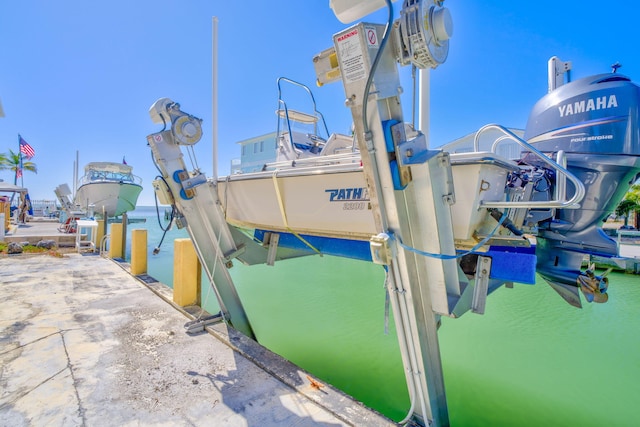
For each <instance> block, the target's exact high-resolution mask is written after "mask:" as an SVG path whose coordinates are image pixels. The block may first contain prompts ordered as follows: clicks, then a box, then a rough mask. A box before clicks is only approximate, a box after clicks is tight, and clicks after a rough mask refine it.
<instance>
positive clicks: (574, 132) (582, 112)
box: [523, 57, 640, 307]
mask: <svg viewBox="0 0 640 427" xmlns="http://www.w3.org/2000/svg"><path fill="white" fill-rule="evenodd" d="M617 67H619V66H618V65H616V66H614V69H613V72H612V73H609V74H600V75H595V76H591V77H586V78H582V79H579V80H576V81H573V82H569V83H566V84H562V83H563V79H564V76H563V74H564V73H565V72H567V71H568V70H569V69H570V63H565V62H561V61H559V60H558V59H557V58H556V57H553V58H551V60H550V61H549V93H548V94H547V95H546V96H545V97H543V98H542V99H541V100H540V101H538V103H537V104H536V105H535V107H534V108H533V111H532V112H531V115H530V116H529V121H528V123H527V128H526V131H525V136H524V138H525V139H526V140H527V141H528V142H529V143H530V144H531V145H533V146H534V147H535V148H537V149H538V150H540V151H542V152H544V153H545V154H548V155H550V156H552V157H553V158H556V156H557V155H558V153H561V152H564V153H565V155H566V163H567V166H566V167H567V169H568V170H569V171H570V172H571V173H573V174H574V175H575V176H576V177H577V178H578V179H580V180H581V181H582V182H583V183H584V186H585V190H586V195H585V197H584V199H583V201H582V203H581V205H580V208H579V209H557V210H555V211H551V212H549V215H548V216H549V218H548V219H547V220H544V221H542V222H540V223H539V224H538V233H537V236H536V237H537V246H536V255H537V258H538V261H537V271H538V273H539V274H540V275H541V276H542V277H544V278H545V280H546V281H547V282H548V283H549V284H550V285H551V286H552V287H553V288H554V289H555V290H556V291H558V292H559V293H560V295H562V296H563V298H565V299H566V300H567V301H568V302H569V303H570V304H572V305H575V306H577V307H581V303H580V296H579V293H578V289H582V291H583V293H584V296H585V298H586V299H587V301H592V300H594V301H596V302H604V301H606V299H607V298H606V294H604V292H606V290H605V289H606V278H602V277H598V276H595V275H594V273H593V272H592V271H590V270H588V271H587V272H585V273H583V272H581V270H580V268H581V265H582V261H583V258H584V255H585V254H594V255H599V256H605V257H614V256H617V247H616V242H615V241H614V240H613V239H611V238H610V237H608V236H607V235H606V234H605V233H604V232H603V230H602V228H601V226H602V224H603V222H604V221H605V220H606V218H607V216H608V215H609V214H610V213H611V212H613V211H614V210H615V208H616V206H617V205H618V203H620V201H621V200H622V199H623V197H624V195H625V193H626V192H627V191H628V189H629V187H630V186H631V185H632V184H633V183H634V181H635V180H636V178H637V176H638V173H639V172H640V129H639V125H638V118H639V111H638V108H639V102H640V87H638V86H637V85H636V84H634V83H633V82H631V80H630V79H629V78H628V77H625V76H623V75H621V74H618V73H616V71H617ZM559 79H562V80H560V81H559ZM523 160H525V159H523ZM550 182H553V180H551V181H550ZM552 185H553V184H552ZM573 191H574V189H573V188H571V185H569V186H568V187H567V195H568V196H570V195H571V193H572V192H573ZM538 214H542V213H541V212H538ZM585 284H586V285H585ZM589 284H591V285H593V286H592V287H589ZM603 286H604V288H603ZM598 287H599V290H600V291H602V292H603V293H602V294H601V293H600V292H599V291H598V290H596V289H598ZM593 290H596V292H595V299H594V294H593V293H592V292H591V291H593Z"/></svg>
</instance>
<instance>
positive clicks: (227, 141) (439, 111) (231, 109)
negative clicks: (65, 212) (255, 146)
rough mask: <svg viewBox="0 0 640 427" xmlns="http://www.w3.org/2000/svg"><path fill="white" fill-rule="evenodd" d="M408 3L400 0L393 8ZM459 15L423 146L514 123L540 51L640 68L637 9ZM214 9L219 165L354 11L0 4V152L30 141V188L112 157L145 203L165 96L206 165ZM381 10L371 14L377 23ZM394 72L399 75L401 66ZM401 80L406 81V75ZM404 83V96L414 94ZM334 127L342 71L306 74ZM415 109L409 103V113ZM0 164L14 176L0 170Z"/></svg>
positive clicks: (435, 86)
mask: <svg viewBox="0 0 640 427" xmlns="http://www.w3.org/2000/svg"><path fill="white" fill-rule="evenodd" d="M401 3H402V2H397V3H394V7H395V9H396V10H395V15H396V17H397V16H398V14H399V9H400V6H401ZM445 5H446V6H447V7H448V8H449V9H450V11H451V14H452V17H453V22H454V35H453V38H452V40H451V42H450V50H449V57H448V60H447V62H446V63H445V64H443V65H441V66H440V67H439V68H437V69H436V70H434V71H432V72H431V129H430V130H429V133H430V135H431V144H432V146H440V145H442V144H443V143H446V142H448V141H451V140H453V139H456V138H458V137H461V136H463V135H466V134H468V133H470V132H473V131H475V130H477V129H478V128H479V127H481V126H482V125H484V124H487V123H499V124H503V125H505V126H510V127H519V128H524V126H525V125H526V120H527V117H528V114H529V111H530V109H531V107H532V106H533V104H534V103H535V102H536V101H537V100H538V99H539V98H540V97H541V96H543V95H544V94H545V92H546V90H547V75H546V69H547V60H548V59H549V58H550V57H551V56H553V55H557V56H559V57H560V58H561V59H563V60H569V61H572V63H573V71H572V75H573V77H574V78H579V77H584V76H587V75H590V74H596V73H601V72H607V71H608V70H610V66H611V64H613V63H615V62H620V63H621V64H622V65H623V67H622V69H621V70H620V72H621V73H623V74H625V75H628V76H629V77H631V78H632V79H634V80H640V57H639V56H638V53H637V49H638V45H639V42H640V32H639V31H638V18H637V17H638V11H639V10H640V6H637V3H636V2H632V1H631V0H625V1H618V2H608V3H607V2H604V3H603V2H595V1H578V0H565V1H562V2H559V1H536V2H524V1H493V2H481V1H477V0H476V1H472V0H447V1H446V2H445ZM214 16H216V17H217V18H218V20H219V27H218V36H219V37H218V39H219V40H218V48H219V53H218V55H219V71H218V72H219V91H218V92H219V93H218V95H217V96H218V103H219V116H218V117H219V125H218V130H219V131H218V139H219V144H220V147H219V153H218V163H219V165H218V170H219V173H220V174H226V173H227V172H228V170H229V162H230V160H231V159H232V158H234V157H239V150H238V146H237V144H235V143H236V142H237V141H240V140H243V139H247V138H251V137H254V136H258V135H262V134H265V133H269V132H272V131H274V130H275V127H276V116H275V114H274V111H275V109H276V107H277V87H276V79H277V78H278V77H280V76H285V77H289V78H291V79H294V80H297V81H300V82H303V83H306V84H308V85H310V86H311V87H314V86H313V85H314V81H315V73H314V70H313V64H312V62H311V59H312V57H313V55H314V54H316V53H319V52H320V51H322V50H324V49H325V48H328V47H330V46H331V44H332V35H333V34H334V33H336V32H338V31H341V30H342V29H344V28H346V27H347V26H348V25H346V24H342V23H341V22H340V21H338V20H337V19H336V18H335V16H334V15H333V12H332V11H331V9H330V8H329V0H305V1H301V0H277V1H273V2H267V1H265V0H245V1H226V2H223V1H219V0H208V1H206V0H182V1H177V0H176V1H169V0H154V1H150V0H135V1H134V0H112V1H105V2H94V1H86V0H59V1H48V0H21V1H2V2H1V3H0V100H1V102H2V105H3V107H4V111H5V115H6V117H4V118H0V152H4V153H7V152H8V150H9V149H13V150H14V151H16V150H17V147H18V133H20V134H21V135H22V136H23V138H24V139H25V140H27V141H28V142H29V143H30V144H31V145H32V146H33V148H34V149H35V150H36V156H35V157H34V158H33V161H34V162H35V163H36V164H37V165H38V173H37V174H32V173H26V174H25V177H24V185H25V186H26V187H27V188H29V190H30V192H31V197H32V199H53V198H54V197H55V196H54V194H53V189H54V188H55V187H56V186H57V185H58V184H61V183H68V184H69V185H70V186H72V180H73V163H74V160H75V156H76V151H79V153H80V166H81V168H82V166H84V164H85V163H88V162H90V161H116V162H120V161H122V158H123V157H126V160H127V163H129V164H131V165H132V166H133V167H134V172H135V173H136V174H137V175H139V176H141V177H142V179H143V185H145V189H144V191H143V193H142V195H141V197H140V200H139V204H141V205H150V204H153V192H152V187H151V181H152V180H153V179H154V177H155V175H156V173H157V172H156V170H155V168H154V166H153V164H152V162H151V157H150V150H149V148H148V147H147V146H146V136H147V135H148V134H150V133H153V132H155V131H157V130H159V128H158V126H157V125H155V124H153V123H152V122H151V120H150V119H149V115H148V109H149V107H150V106H151V104H153V102H155V101H156V100H157V99H158V98H162V97H169V98H171V99H173V100H174V101H177V102H179V103H180V104H181V105H182V108H183V110H184V111H186V112H189V113H191V114H193V115H195V116H198V117H201V118H203V119H204V123H203V126H204V131H205V132H204V137H203V140H202V141H201V142H200V143H199V144H198V145H197V146H196V153H197V154H198V156H199V165H200V167H201V169H202V170H203V171H205V173H207V174H208V175H209V174H211V171H212V167H211V159H212V154H211V144H210V141H211V114H212V113H211V110H212V108H211V104H212V103H211V87H212V79H211V63H212V59H211V58H212V53H211V52H212V47H211V46H212V37H211V34H212V17H214ZM385 17H386V12H384V11H382V12H377V13H375V14H373V15H370V16H369V17H367V18H366V19H364V20H365V21H367V22H378V23H383V22H384V20H385ZM401 72H402V73H403V74H404V75H406V76H408V75H409V74H410V69H409V67H404V68H402V70H401ZM403 81H407V82H408V81H409V80H408V79H407V80H403ZM410 91H411V88H410V86H409V87H405V94H406V96H405V98H404V99H403V105H404V107H405V108H408V107H409V105H410ZM314 95H315V97H316V101H317V103H318V108H319V110H320V111H321V112H322V113H323V114H324V115H325V117H326V120H327V124H328V126H329V129H330V131H335V132H343V133H348V132H349V128H350V124H351V115H350V114H349V112H348V110H347V109H346V108H345V107H344V103H343V98H344V94H343V90H342V86H341V84H339V83H334V84H332V85H327V86H324V87H322V88H315V89H314ZM405 119H406V120H410V117H405ZM0 178H2V179H4V180H5V181H12V180H13V176H12V175H11V174H10V173H9V172H7V171H1V172H0Z"/></svg>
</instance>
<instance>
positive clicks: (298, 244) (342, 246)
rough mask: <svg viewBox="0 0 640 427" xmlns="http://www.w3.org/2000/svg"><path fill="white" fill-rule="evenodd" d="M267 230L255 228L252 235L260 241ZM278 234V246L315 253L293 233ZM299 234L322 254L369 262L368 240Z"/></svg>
mask: <svg viewBox="0 0 640 427" xmlns="http://www.w3.org/2000/svg"><path fill="white" fill-rule="evenodd" d="M268 232H269V231H268V230H258V229H256V230H255V232H254V235H253V237H254V238H255V239H256V240H259V241H260V242H262V241H263V240H264V235H265V233H268ZM278 234H279V235H280V240H279V242H278V245H279V246H281V247H284V248H289V249H297V250H303V251H308V252H309V254H310V255H312V254H314V253H315V252H314V251H313V249H311V248H310V247H309V246H308V245H307V244H305V243H304V242H303V241H302V240H300V239H299V238H298V237H297V236H295V235H294V234H291V233H281V232H278ZM299 236H301V237H302V238H303V239H304V240H306V241H307V242H308V243H309V244H310V245H311V246H313V247H314V248H316V249H318V250H319V251H320V252H321V253H323V254H326V255H333V256H338V257H343V258H351V259H357V260H361V261H369V262H371V251H370V249H369V242H368V241H363V240H349V239H338V238H334V237H319V236H309V235H306V234H300V235H299Z"/></svg>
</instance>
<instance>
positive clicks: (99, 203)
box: [75, 182, 142, 218]
mask: <svg viewBox="0 0 640 427" xmlns="http://www.w3.org/2000/svg"><path fill="white" fill-rule="evenodd" d="M141 191H142V186H140V185H137V184H131V183H119V182H92V183H88V184H84V185H81V186H80V187H79V188H78V191H77V193H76V197H75V204H76V205H79V206H80V208H81V209H85V210H87V212H88V211H90V210H93V212H94V213H95V214H97V215H102V214H103V212H104V213H105V216H106V217H107V218H111V217H114V216H119V215H122V214H123V213H125V212H129V211H132V210H134V209H135V208H136V203H137V202H138V196H139V195H140V192H141Z"/></svg>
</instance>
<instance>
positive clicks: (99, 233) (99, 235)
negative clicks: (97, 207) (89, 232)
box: [96, 219, 105, 251]
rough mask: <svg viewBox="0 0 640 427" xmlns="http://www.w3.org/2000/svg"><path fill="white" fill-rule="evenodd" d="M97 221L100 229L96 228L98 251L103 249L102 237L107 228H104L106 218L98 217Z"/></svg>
mask: <svg viewBox="0 0 640 427" xmlns="http://www.w3.org/2000/svg"><path fill="white" fill-rule="evenodd" d="M96 222H97V223H98V229H97V230H96V248H97V249H98V251H100V250H102V245H101V243H102V238H103V237H104V232H105V228H104V223H105V221H104V219H97V220H96Z"/></svg>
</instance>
